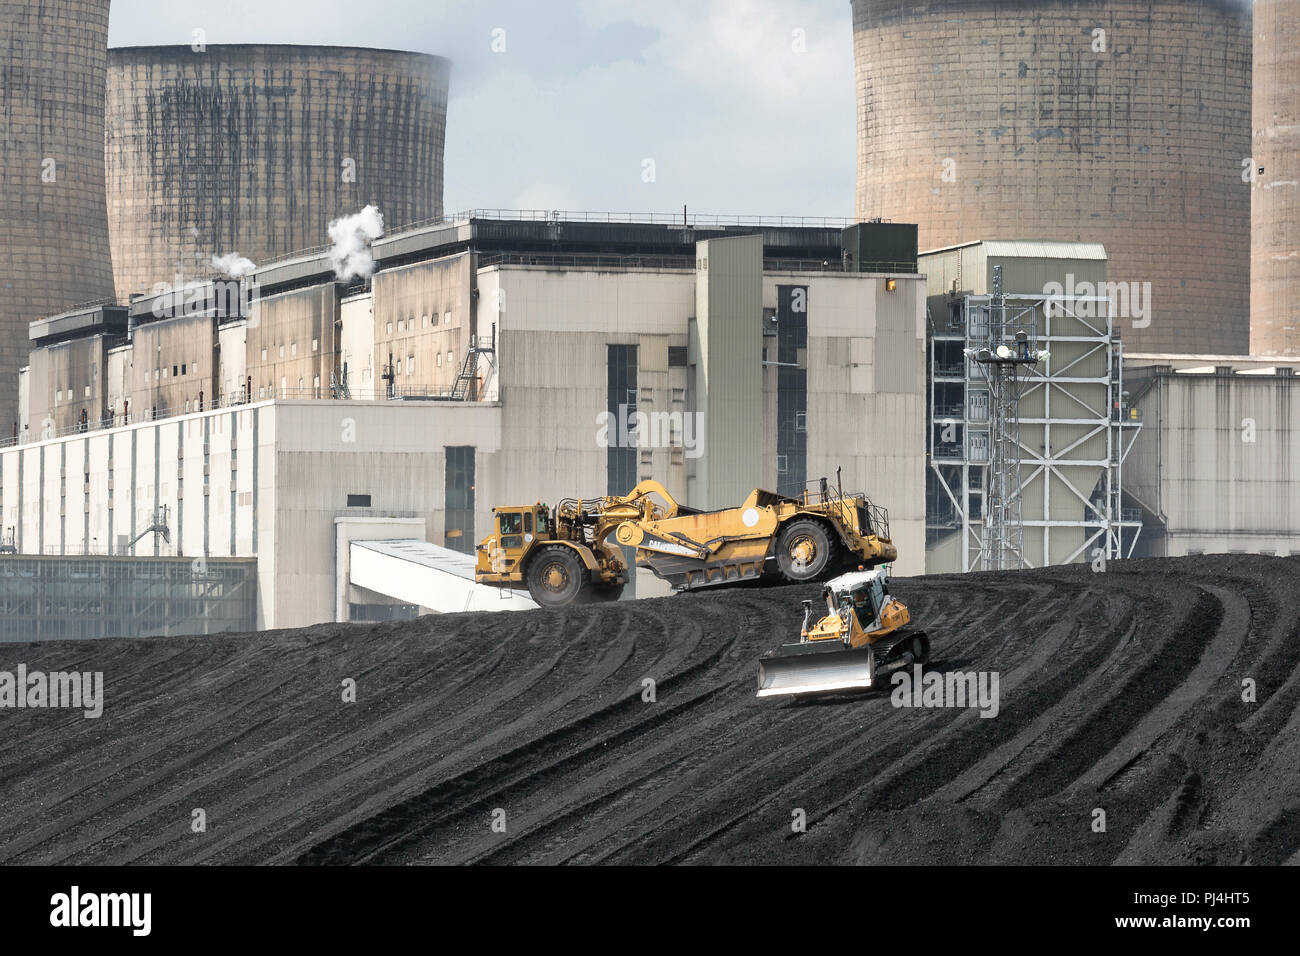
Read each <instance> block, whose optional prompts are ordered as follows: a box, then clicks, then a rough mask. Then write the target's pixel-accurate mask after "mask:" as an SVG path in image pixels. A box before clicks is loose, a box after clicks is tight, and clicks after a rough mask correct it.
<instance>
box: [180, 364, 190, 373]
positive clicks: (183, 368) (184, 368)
mask: <svg viewBox="0 0 1300 956" xmlns="http://www.w3.org/2000/svg"><path fill="white" fill-rule="evenodd" d="M188 368H189V366H188V365H182V366H181V374H182V375H188V374H189V372H188V371H187V369H188Z"/></svg>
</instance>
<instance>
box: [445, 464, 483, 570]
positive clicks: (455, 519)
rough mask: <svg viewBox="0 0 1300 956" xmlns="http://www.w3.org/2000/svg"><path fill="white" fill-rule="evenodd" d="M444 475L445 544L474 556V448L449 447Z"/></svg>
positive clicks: (454, 549)
mask: <svg viewBox="0 0 1300 956" xmlns="http://www.w3.org/2000/svg"><path fill="white" fill-rule="evenodd" d="M446 454H447V458H446V470H445V472H444V474H443V509H444V510H443V514H444V520H445V522H446V525H445V528H446V530H445V532H444V537H443V543H444V544H445V545H446V546H447V547H448V548H451V549H452V550H453V551H460V552H462V553H464V554H473V553H474V546H475V543H476V542H475V540H474V447H473V446H472V445H449V446H447V450H446Z"/></svg>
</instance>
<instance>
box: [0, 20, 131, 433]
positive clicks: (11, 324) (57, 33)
mask: <svg viewBox="0 0 1300 956" xmlns="http://www.w3.org/2000/svg"><path fill="white" fill-rule="evenodd" d="M108 3H109V0H42V2H40V3H33V2H31V0H0V57H3V66H2V67H0V104H3V109H2V110H0V145H2V146H3V161H2V162H0V436H3V437H9V436H10V435H11V434H12V433H13V432H12V430H13V427H14V422H15V421H16V420H17V417H18V413H17V408H18V369H19V368H20V367H21V366H23V365H26V364H27V354H28V344H29V343H28V338H27V323H28V322H30V321H32V320H33V319H40V318H45V317H47V316H50V315H53V314H56V313H58V312H61V311H63V310H65V309H69V308H71V307H72V306H75V305H81V304H82V303H85V302H89V301H92V300H102V299H104V298H106V297H111V296H112V294H113V278H112V268H111V262H110V259H109V256H108V219H107V214H106V212H105V208H104V153H103V149H102V145H103V141H104V70H105V61H106V47H107V44H108Z"/></svg>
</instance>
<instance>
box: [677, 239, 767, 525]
mask: <svg viewBox="0 0 1300 956" xmlns="http://www.w3.org/2000/svg"><path fill="white" fill-rule="evenodd" d="M695 268H696V272H695V321H694V323H692V324H691V334H690V342H689V344H688V348H689V353H688V354H689V358H688V360H687V361H688V362H689V363H690V365H691V366H692V375H691V381H690V384H689V388H690V389H691V391H692V393H693V396H692V397H693V399H694V401H693V403H692V404H693V407H694V411H695V413H696V414H697V415H698V416H699V417H698V421H699V424H700V427H701V428H702V429H703V434H704V435H705V440H706V441H707V442H708V446H709V453H708V455H705V456H701V457H700V459H699V461H698V462H697V463H696V467H695V469H694V474H693V475H691V476H690V480H689V482H688V489H689V490H688V493H687V498H688V499H689V500H690V501H692V502H698V504H693V505H692V507H698V508H701V509H710V508H725V507H727V506H729V505H732V504H736V503H738V502H741V501H744V500H745V496H746V495H748V494H749V493H750V491H752V490H753V484H754V481H755V477H756V476H757V475H758V474H759V467H760V462H761V461H762V450H763V433H764V429H763V418H762V416H761V414H760V409H761V408H762V403H761V397H762V383H763V380H762V365H763V327H762V324H761V323H760V322H759V321H757V318H758V317H759V316H761V315H762V313H763V307H762V301H761V298H762V293H763V283H762V275H763V240H762V237H761V236H757V235H755V236H737V237H735V238H733V239H709V240H706V241H704V242H701V243H700V244H699V245H698V247H697V252H696V267H695ZM692 360H693V361H692Z"/></svg>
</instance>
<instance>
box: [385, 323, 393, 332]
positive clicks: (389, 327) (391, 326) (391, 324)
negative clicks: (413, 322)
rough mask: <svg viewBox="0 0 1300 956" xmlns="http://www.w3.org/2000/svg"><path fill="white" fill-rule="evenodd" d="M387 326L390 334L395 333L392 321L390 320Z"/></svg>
mask: <svg viewBox="0 0 1300 956" xmlns="http://www.w3.org/2000/svg"><path fill="white" fill-rule="evenodd" d="M386 328H387V329H388V334H389V335H392V334H393V323H392V322H389V323H388V325H387V326H386Z"/></svg>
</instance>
